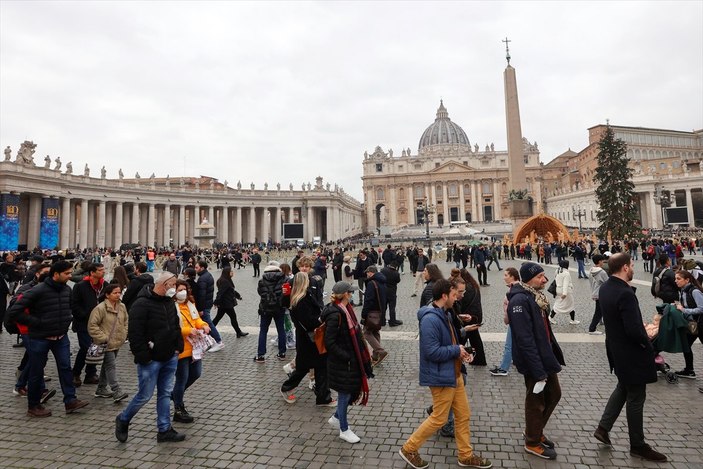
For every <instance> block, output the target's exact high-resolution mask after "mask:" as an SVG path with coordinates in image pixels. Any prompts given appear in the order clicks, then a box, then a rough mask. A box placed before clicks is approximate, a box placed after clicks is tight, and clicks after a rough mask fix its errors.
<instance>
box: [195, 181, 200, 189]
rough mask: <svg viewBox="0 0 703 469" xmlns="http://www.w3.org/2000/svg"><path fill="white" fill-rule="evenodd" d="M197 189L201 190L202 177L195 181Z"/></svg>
mask: <svg viewBox="0 0 703 469" xmlns="http://www.w3.org/2000/svg"><path fill="white" fill-rule="evenodd" d="M195 190H196V191H198V192H200V179H198V180H197V181H195Z"/></svg>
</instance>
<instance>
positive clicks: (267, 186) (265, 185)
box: [264, 182, 269, 191]
mask: <svg viewBox="0 0 703 469" xmlns="http://www.w3.org/2000/svg"><path fill="white" fill-rule="evenodd" d="M264 190H265V191H267V190H269V183H268V182H265V183H264Z"/></svg>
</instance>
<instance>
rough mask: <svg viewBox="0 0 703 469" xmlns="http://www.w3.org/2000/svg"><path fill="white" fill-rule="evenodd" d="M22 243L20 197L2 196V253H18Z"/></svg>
mask: <svg viewBox="0 0 703 469" xmlns="http://www.w3.org/2000/svg"><path fill="white" fill-rule="evenodd" d="M19 242H20V196H19V195H13V194H2V196H0V251H16V250H17V246H18V245H19Z"/></svg>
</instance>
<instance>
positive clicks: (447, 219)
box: [442, 182, 452, 226]
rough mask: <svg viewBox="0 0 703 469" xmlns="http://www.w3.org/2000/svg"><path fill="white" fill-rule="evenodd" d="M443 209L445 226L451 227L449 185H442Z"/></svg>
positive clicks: (444, 183)
mask: <svg viewBox="0 0 703 469" xmlns="http://www.w3.org/2000/svg"><path fill="white" fill-rule="evenodd" d="M442 208H443V209H444V210H443V211H444V224H445V225H446V226H449V222H451V221H452V220H451V218H450V217H449V198H448V197H447V183H446V182H443V183H442Z"/></svg>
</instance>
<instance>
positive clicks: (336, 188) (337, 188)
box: [334, 182, 339, 192]
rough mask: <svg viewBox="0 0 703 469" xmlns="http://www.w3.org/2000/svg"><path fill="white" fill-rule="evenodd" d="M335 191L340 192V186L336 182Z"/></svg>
mask: <svg viewBox="0 0 703 469" xmlns="http://www.w3.org/2000/svg"><path fill="white" fill-rule="evenodd" d="M334 191H335V192H339V186H338V185H337V183H336V182H335V183H334Z"/></svg>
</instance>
